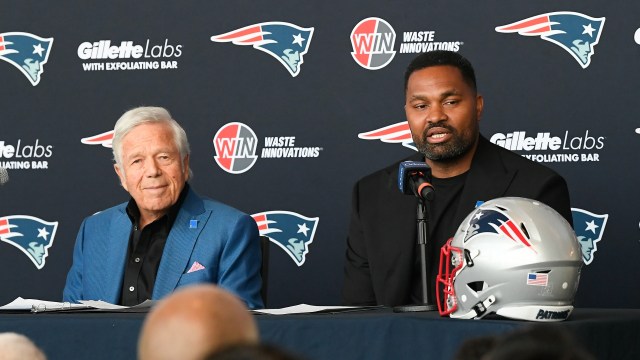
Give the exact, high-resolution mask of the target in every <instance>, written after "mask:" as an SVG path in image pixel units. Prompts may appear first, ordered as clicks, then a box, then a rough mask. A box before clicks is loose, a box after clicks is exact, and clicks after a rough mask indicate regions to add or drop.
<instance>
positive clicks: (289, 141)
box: [213, 122, 323, 174]
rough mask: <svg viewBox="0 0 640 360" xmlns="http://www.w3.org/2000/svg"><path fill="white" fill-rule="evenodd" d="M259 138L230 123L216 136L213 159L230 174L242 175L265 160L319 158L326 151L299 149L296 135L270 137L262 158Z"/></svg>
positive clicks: (242, 127) (311, 148) (267, 138)
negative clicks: (260, 160)
mask: <svg viewBox="0 0 640 360" xmlns="http://www.w3.org/2000/svg"><path fill="white" fill-rule="evenodd" d="M258 142H259V141H258V136H257V135H256V133H255V132H254V131H253V130H252V129H251V128H250V127H249V126H247V125H246V124H243V123H240V122H230V123H228V124H225V125H223V126H222V127H221V128H220V129H219V130H218V131H217V132H216V134H215V135H214V137H213V147H214V150H215V152H216V155H215V156H214V157H213V158H214V159H215V161H216V163H217V164H218V166H220V168H222V170H224V171H226V172H228V173H230V174H242V173H244V172H247V171H249V169H251V168H252V167H253V165H255V163H256V161H257V160H258V157H260V158H263V159H281V158H317V157H319V156H320V152H321V151H322V150H323V149H322V148H321V147H318V146H305V147H299V146H296V137H295V136H267V137H265V138H264V146H263V148H262V149H261V151H260V156H258Z"/></svg>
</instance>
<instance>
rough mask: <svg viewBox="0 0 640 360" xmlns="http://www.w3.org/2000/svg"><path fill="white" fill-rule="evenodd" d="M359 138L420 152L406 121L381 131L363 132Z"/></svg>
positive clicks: (383, 128)
mask: <svg viewBox="0 0 640 360" xmlns="http://www.w3.org/2000/svg"><path fill="white" fill-rule="evenodd" d="M358 137H359V138H360V139H363V140H380V141H382V142H385V143H392V144H397V143H401V144H402V146H404V147H407V148H409V149H411V150H415V151H418V149H417V148H416V144H415V143H414V142H413V138H412V137H411V130H410V129H409V123H408V122H406V121H403V122H399V123H396V124H392V125H388V126H385V127H382V128H380V129H376V130H371V131H368V132H363V133H360V134H358Z"/></svg>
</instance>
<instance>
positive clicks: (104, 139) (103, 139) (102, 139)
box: [80, 130, 113, 148]
mask: <svg viewBox="0 0 640 360" xmlns="http://www.w3.org/2000/svg"><path fill="white" fill-rule="evenodd" d="M112 141H113V130H111V131H107V132H103V133H102V134H98V135H93V136H89V137H86V138H82V139H80V142H81V143H83V144H86V145H102V146H104V147H106V148H110V147H111V142H112Z"/></svg>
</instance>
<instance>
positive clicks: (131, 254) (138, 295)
mask: <svg viewBox="0 0 640 360" xmlns="http://www.w3.org/2000/svg"><path fill="white" fill-rule="evenodd" d="M188 188H189V184H185V187H184V189H182V192H181V193H180V197H179V198H178V201H176V203H175V204H173V205H172V206H171V207H170V208H169V211H168V212H167V213H166V214H165V215H164V216H162V217H160V218H159V219H157V220H155V221H154V222H152V223H150V224H148V225H147V226H145V227H144V228H142V229H140V227H139V225H138V224H139V223H140V210H139V209H138V205H137V204H136V202H135V201H134V200H133V198H132V199H130V200H129V204H127V215H129V218H130V219H131V234H130V235H129V247H128V250H127V257H126V262H125V267H124V278H123V281H122V292H121V295H120V304H121V305H125V306H133V305H138V304H140V303H142V302H143V301H145V300H147V299H151V294H152V293H153V285H154V284H155V280H156V275H157V273H158V267H159V266H160V260H162V252H163V251H164V245H165V243H166V242H167V238H168V237H169V232H170V231H171V227H172V226H173V222H174V221H175V219H176V216H177V215H178V211H180V207H181V206H182V203H183V202H184V199H185V198H186V195H187V192H188Z"/></svg>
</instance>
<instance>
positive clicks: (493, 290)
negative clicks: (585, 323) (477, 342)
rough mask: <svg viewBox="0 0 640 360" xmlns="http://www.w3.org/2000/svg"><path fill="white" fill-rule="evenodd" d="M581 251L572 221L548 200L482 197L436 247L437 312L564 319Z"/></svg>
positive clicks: (464, 316)
mask: <svg viewBox="0 0 640 360" xmlns="http://www.w3.org/2000/svg"><path fill="white" fill-rule="evenodd" d="M581 254H582V253H581V250H580V244H579V243H578V240H577V238H576V235H575V233H574V231H573V229H572V228H571V225H570V224H569V223H568V222H567V221H566V220H565V219H564V218H563V217H562V216H561V215H560V214H558V213H557V212H556V211H555V210H553V209H552V208H550V207H549V206H547V205H545V204H543V203H541V202H538V201H535V200H530V199H524V198H517V197H506V198H498V199H494V200H491V201H487V202H485V203H484V204H482V205H481V206H479V207H477V208H476V209H475V210H473V211H472V212H471V213H470V214H469V215H468V216H467V218H466V219H465V220H464V221H463V222H462V224H461V225H460V227H459V228H458V230H457V232H456V234H455V236H454V237H453V238H451V239H449V241H448V242H447V243H446V244H445V245H444V246H443V247H442V249H441V252H440V271H439V274H438V277H437V279H436V284H437V292H436V295H437V301H438V310H439V311H440V315H443V316H445V315H449V316H450V317H452V318H462V319H480V318H483V317H484V316H486V315H488V314H491V313H495V314H498V315H500V316H504V317H508V318H512V319H521V320H531V321H560V320H565V319H567V318H568V317H569V315H570V314H571V311H572V310H573V300H574V297H575V293H576V291H577V289H578V282H579V279H580V270H581V267H582V255H581Z"/></svg>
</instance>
